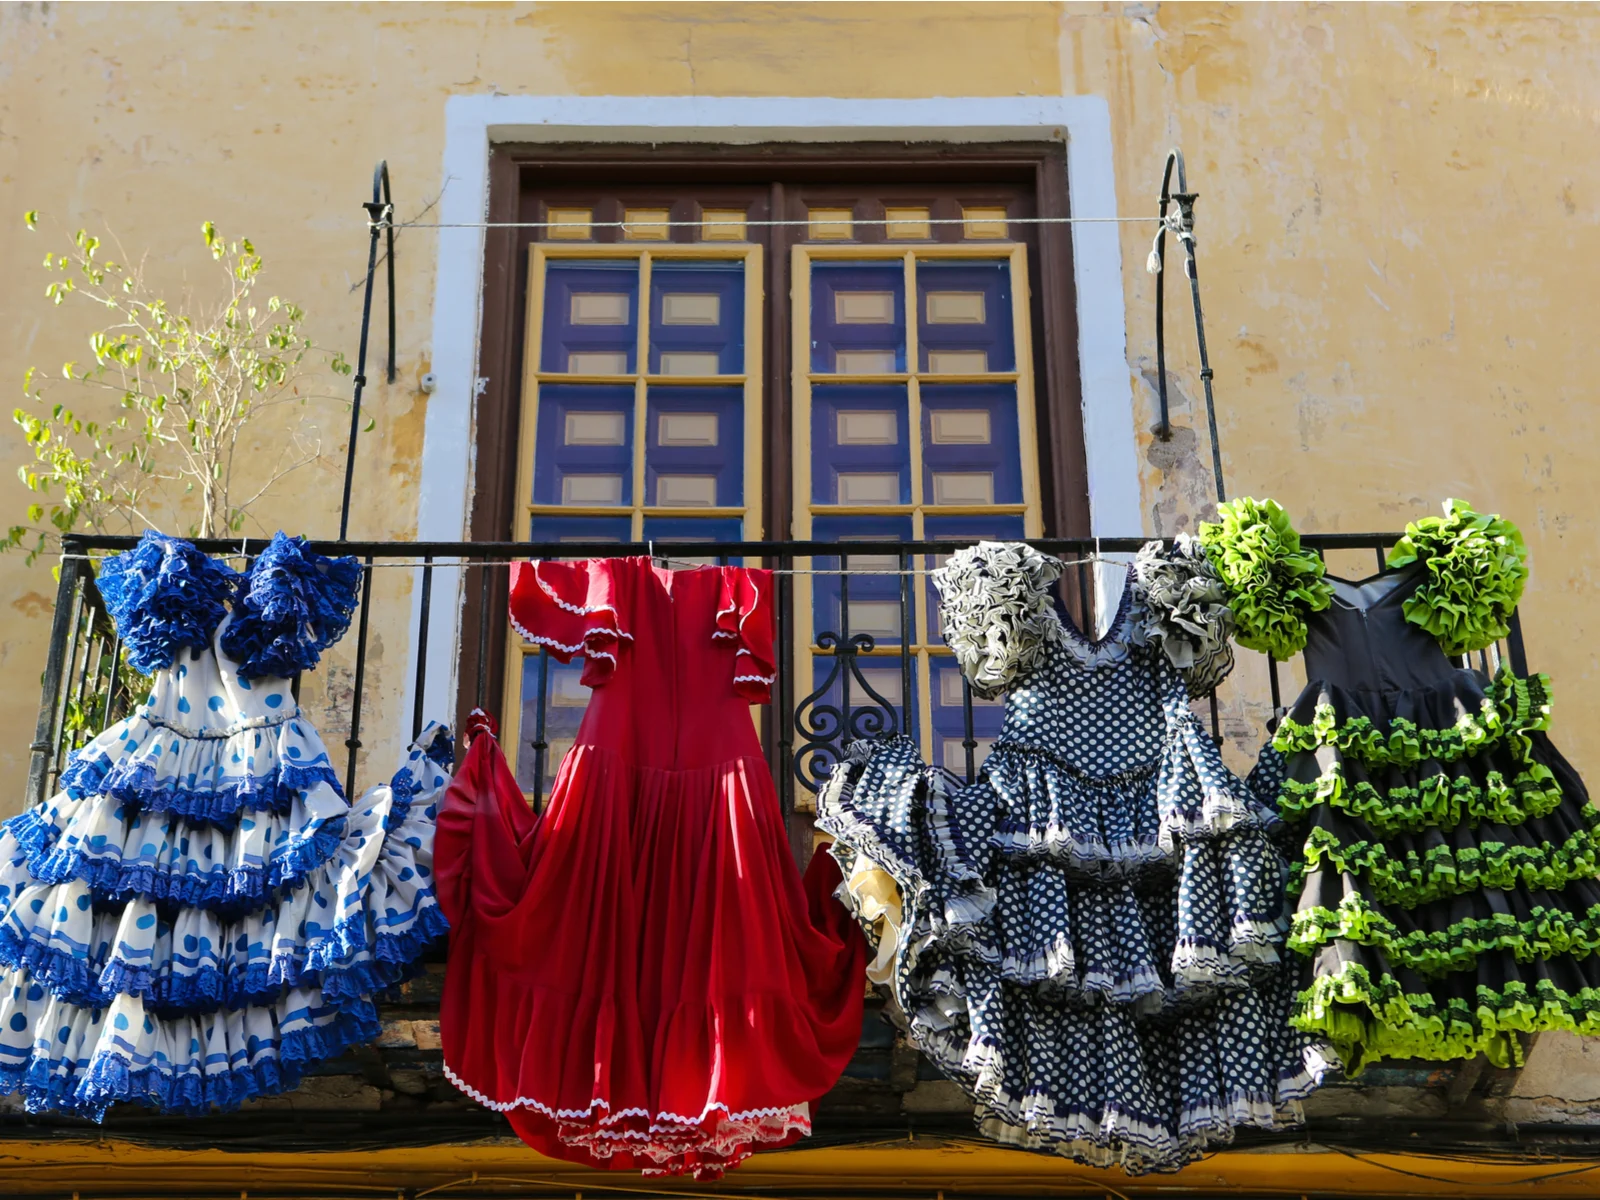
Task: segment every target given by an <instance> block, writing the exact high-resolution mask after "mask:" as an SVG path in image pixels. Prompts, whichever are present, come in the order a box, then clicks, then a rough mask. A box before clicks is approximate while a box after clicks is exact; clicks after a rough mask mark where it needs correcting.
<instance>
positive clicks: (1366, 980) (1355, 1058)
mask: <svg viewBox="0 0 1600 1200" xmlns="http://www.w3.org/2000/svg"><path fill="white" fill-rule="evenodd" d="M1290 1023H1291V1024H1293V1025H1294V1027H1295V1028H1296V1029H1303V1030H1305V1031H1306V1032H1307V1033H1312V1034H1320V1035H1322V1036H1323V1037H1325V1038H1326V1039H1327V1040H1328V1041H1329V1042H1331V1043H1332V1044H1333V1047H1334V1049H1335V1050H1337V1051H1338V1053H1339V1057H1340V1059H1341V1060H1342V1061H1343V1063H1344V1069H1345V1072H1346V1074H1348V1075H1359V1074H1360V1073H1361V1070H1362V1068H1363V1067H1365V1066H1366V1065H1367V1064H1368V1063H1372V1062H1376V1061H1377V1060H1379V1059H1381V1058H1427V1059H1434V1060H1449V1059H1457V1058H1472V1057H1473V1056H1474V1055H1477V1054H1484V1055H1487V1056H1488V1059H1489V1061H1490V1062H1491V1063H1493V1064H1494V1065H1495V1066H1497V1067H1511V1066H1520V1065H1521V1063H1522V1049H1521V1047H1520V1046H1519V1045H1518V1044H1517V1039H1516V1037H1515V1036H1514V1035H1515V1034H1518V1033H1544V1032H1546V1031H1547V1030H1553V1029H1565V1030H1567V1031H1568V1032H1569V1033H1576V1034H1581V1035H1583V1036H1587V1037H1592V1036H1594V1035H1596V1034H1600V991H1597V990H1595V989H1593V988H1584V989H1583V990H1582V991H1581V992H1579V993H1577V994H1576V995H1571V994H1568V993H1567V992H1564V991H1562V990H1561V989H1560V988H1557V987H1555V986H1554V985H1552V984H1551V983H1550V982H1549V981H1548V980H1540V981H1539V982H1538V983H1537V984H1535V985H1534V986H1533V987H1532V988H1531V989H1530V988H1529V987H1527V986H1526V985H1525V984H1522V983H1508V984H1507V985H1506V987H1505V990H1504V991H1500V992H1497V991H1495V990H1494V989H1492V988H1489V987H1485V986H1483V985H1481V984H1480V985H1479V987H1478V989H1477V994H1476V996H1475V998H1474V1002H1470V1003H1469V1002H1468V1001H1466V1000H1462V999H1453V1000H1450V1001H1447V1002H1445V1003H1443V1004H1441V1003H1440V1002H1439V1001H1438V1000H1436V999H1435V998H1434V997H1433V996H1431V995H1429V994H1427V993H1422V994H1416V993H1412V994H1407V993H1406V992H1405V990H1404V989H1403V988H1401V986H1400V984H1399V982H1398V981H1397V980H1395V979H1394V977H1393V976H1390V975H1384V976H1382V977H1380V978H1379V979H1377V980H1374V979H1373V978H1372V977H1371V975H1369V974H1368V972H1367V971H1366V969H1365V968H1363V967H1362V966H1360V965H1359V964H1357V963H1351V964H1350V965H1349V966H1347V967H1346V968H1345V969H1344V970H1343V971H1341V972H1340V973H1339V974H1337V975H1325V976H1323V977H1322V978H1320V979H1318V980H1316V982H1315V983H1313V984H1312V985H1311V987H1309V988H1307V989H1306V990H1305V991H1303V992H1301V993H1300V995H1299V996H1298V997H1297V998H1296V1000H1295V1006H1294V1012H1293V1014H1292V1015H1291V1017H1290Z"/></svg>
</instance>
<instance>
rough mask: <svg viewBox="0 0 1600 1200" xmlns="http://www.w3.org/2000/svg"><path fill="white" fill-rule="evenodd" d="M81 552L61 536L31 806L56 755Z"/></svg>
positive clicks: (33, 748) (31, 761) (31, 762)
mask: <svg viewBox="0 0 1600 1200" xmlns="http://www.w3.org/2000/svg"><path fill="white" fill-rule="evenodd" d="M83 554H84V551H83V548H82V546H81V545H80V544H79V543H78V541H77V540H76V539H75V538H65V539H63V542H62V555H61V578H60V582H59V583H57V584H56V607H55V615H54V616H53V617H52V618H51V621H50V648H49V651H48V653H47V654H46V657H45V664H44V676H43V678H42V680H41V695H40V698H39V719H38V722H37V724H36V725H35V726H34V734H33V742H32V744H30V745H29V747H28V784H27V791H26V792H25V793H24V797H23V799H24V803H25V804H26V805H27V806H28V807H30V808H31V807H32V806H33V805H35V804H38V803H39V802H40V801H42V800H44V798H45V787H46V781H47V779H48V778H49V775H50V764H51V762H52V761H53V760H54V758H55V749H56V731H57V729H58V727H59V726H58V718H57V711H58V708H59V703H60V699H61V697H62V695H63V694H64V693H65V690H66V673H67V642H68V640H69V638H70V635H71V632H72V626H73V618H74V616H75V609H76V607H77V606H76V603H75V598H76V595H77V591H78V578H79V575H80V573H81V572H83V571H87V570H88V569H89V564H88V562H87V560H86V559H85V558H84V557H83Z"/></svg>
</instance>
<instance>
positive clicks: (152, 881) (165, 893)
mask: <svg viewBox="0 0 1600 1200" xmlns="http://www.w3.org/2000/svg"><path fill="white" fill-rule="evenodd" d="M24 815H27V814H24ZM345 820H346V818H345V817H344V816H342V815H341V816H337V817H332V818H330V819H329V820H327V821H325V822H324V823H323V824H322V827H321V828H319V829H318V830H317V831H316V832H315V833H313V834H312V835H311V836H310V837H309V838H305V839H303V840H302V841H300V842H299V843H297V844H296V845H295V846H294V847H293V848H291V849H290V850H288V851H287V852H285V853H283V854H281V855H279V856H278V857H276V858H274V859H273V860H272V861H271V862H267V863H263V864H262V865H260V866H259V867H257V866H250V867H233V868H230V869H225V870H217V871H211V872H209V873H207V874H205V875H174V874H173V873H172V872H170V871H166V870H162V869H159V868H157V867H149V866H134V865H131V864H127V863H124V862H123V861H122V860H121V859H111V858H93V857H90V856H89V855H88V854H86V853H85V852H84V849H83V847H82V846H74V847H72V848H71V849H65V848H59V847H58V848H56V849H52V850H51V851H50V852H49V853H47V854H43V855H39V854H35V855H33V856H32V857H31V858H30V860H29V862H28V871H29V873H31V874H32V875H33V877H34V878H35V879H37V880H38V881H39V882H40V883H66V882H67V881H68V880H71V879H82V880H83V881H84V882H85V883H87V884H88V885H89V888H90V890H91V891H93V892H94V893H95V897H96V899H125V898H127V897H129V896H149V897H150V898H151V899H153V900H166V901H170V902H171V903H173V904H182V905H186V906H188V907H191V908H196V907H197V908H211V909H219V910H221V909H232V908H250V907H260V906H261V905H262V904H264V903H265V902H266V901H267V900H268V899H269V898H270V897H271V896H272V894H273V893H275V892H276V891H278V889H280V888H283V887H288V886H290V885H292V884H296V883H298V882H300V880H301V879H303V878H305V876H306V875H308V874H309V873H310V872H312V871H314V870H315V869H316V868H318V867H320V866H321V865H322V864H323V863H325V862H327V861H328V859H330V858H331V857H333V855H334V853H335V852H336V851H337V850H338V849H339V843H340V842H341V841H342V840H343V838H344V827H345ZM18 840H19V841H20V840H21V839H20V838H19V839H18Z"/></svg>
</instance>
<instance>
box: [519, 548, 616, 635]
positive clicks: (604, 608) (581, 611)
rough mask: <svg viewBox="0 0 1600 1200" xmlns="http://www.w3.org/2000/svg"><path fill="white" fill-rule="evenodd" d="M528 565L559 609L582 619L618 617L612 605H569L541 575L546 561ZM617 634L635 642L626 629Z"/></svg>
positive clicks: (541, 587)
mask: <svg viewBox="0 0 1600 1200" xmlns="http://www.w3.org/2000/svg"><path fill="white" fill-rule="evenodd" d="M528 565H529V566H531V567H532V568H533V581H534V582H535V583H537V584H538V585H539V590H540V591H541V592H543V593H544V594H545V595H546V596H549V597H550V599H552V600H554V601H555V602H556V606H557V607H559V608H564V609H566V610H567V611H568V612H569V613H577V614H578V616H580V617H582V616H587V615H588V614H589V613H597V612H608V613H610V614H611V615H612V616H613V617H616V616H617V610H616V609H614V608H612V607H611V605H609V604H596V605H595V606H594V607H592V608H586V607H584V606H583V605H581V604H568V603H567V602H566V601H565V600H563V599H562V598H561V597H560V596H558V595H556V593H555V589H553V588H552V587H551V586H550V585H549V584H548V583H546V582H545V581H544V576H542V575H540V574H539V568H540V567H541V566H543V565H544V560H543V559H538V558H535V559H533V560H532V561H531V562H530V563H529V564H528ZM618 620H619V621H620V618H618ZM514 623H515V622H513V624H514ZM607 632H610V631H609V630H608V631H607ZM616 634H617V636H618V637H625V638H627V639H628V640H629V641H630V642H631V641H633V634H631V633H629V632H627V631H626V630H624V629H620V628H619V629H618V630H617V631H616Z"/></svg>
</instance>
